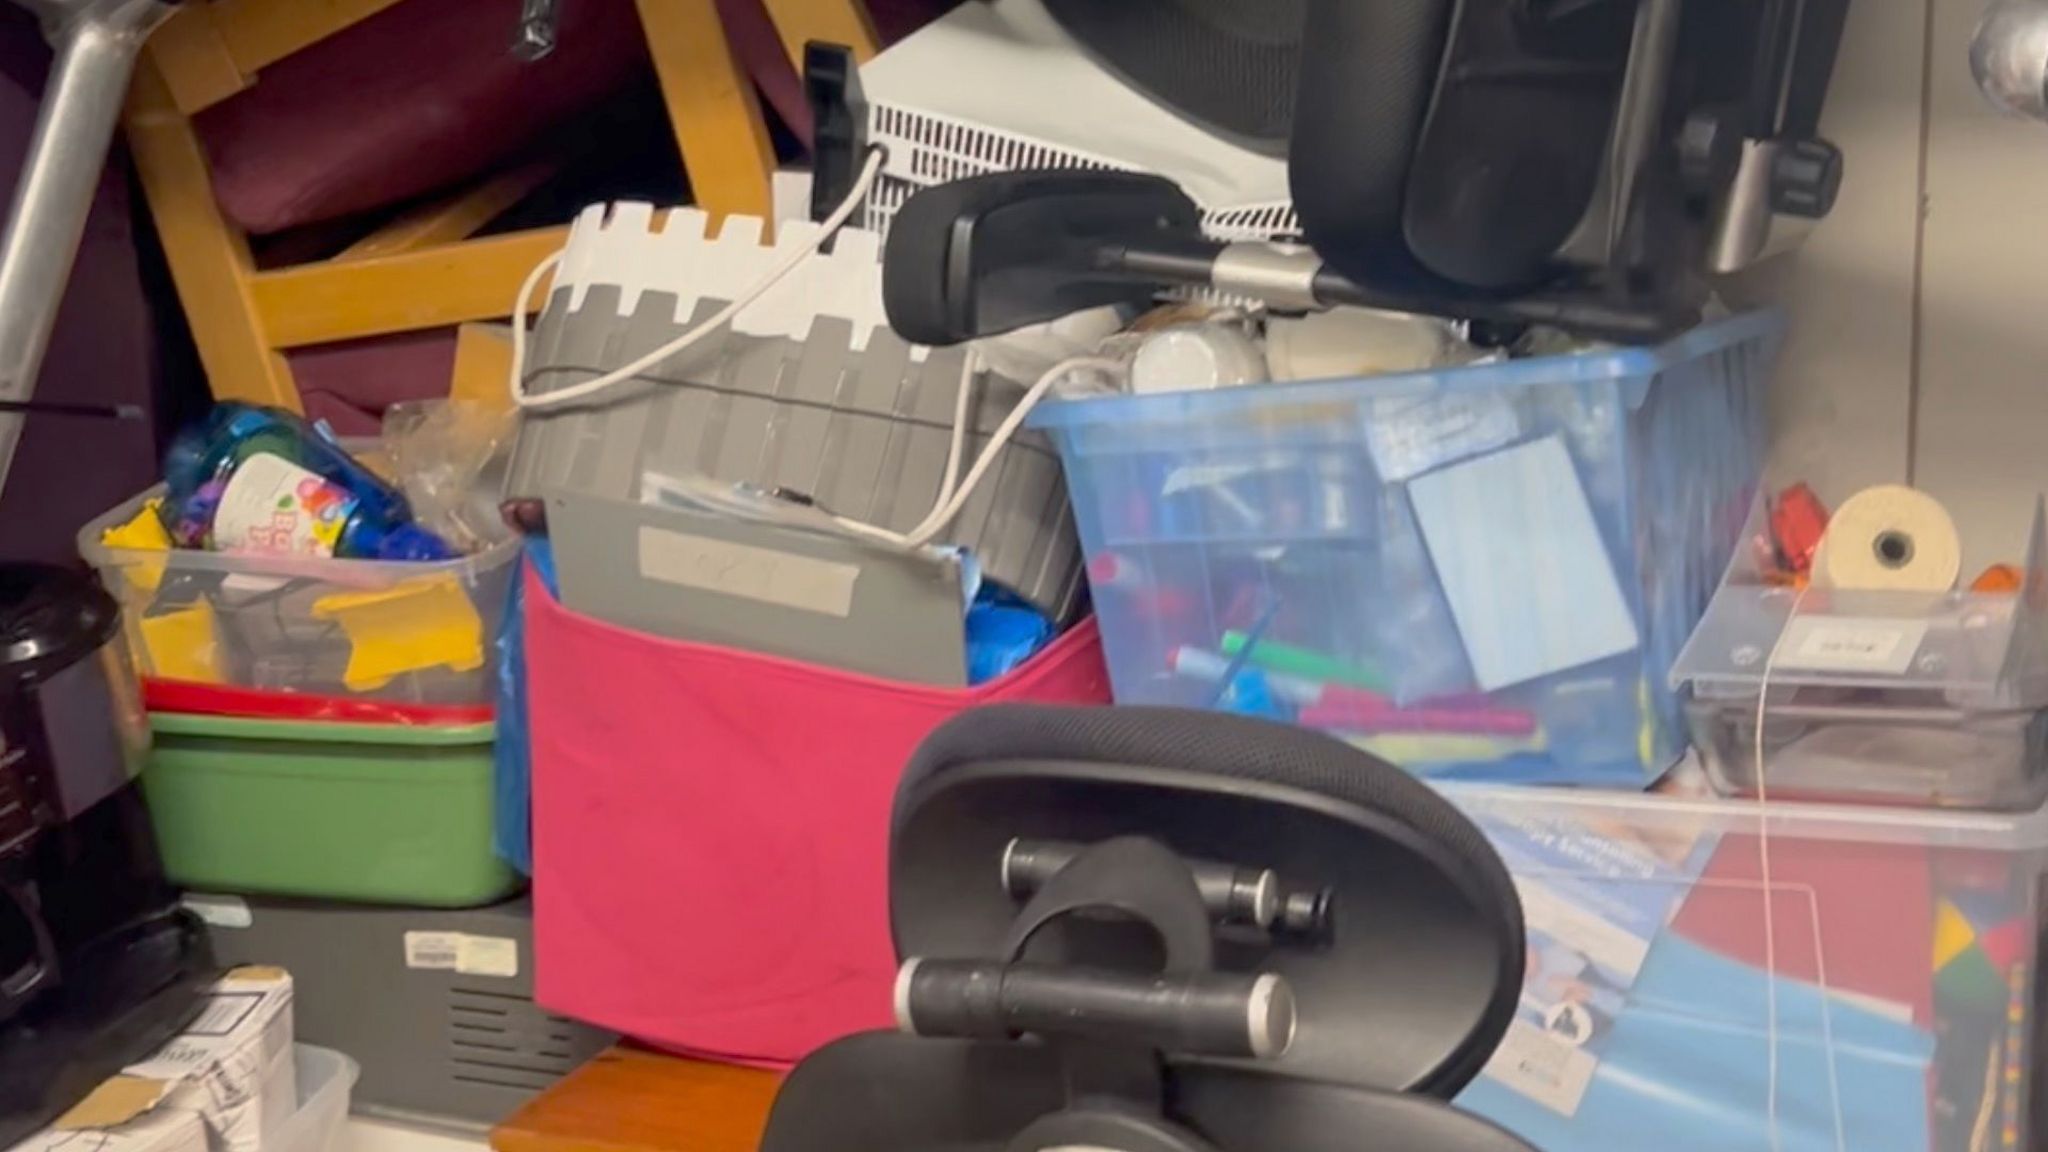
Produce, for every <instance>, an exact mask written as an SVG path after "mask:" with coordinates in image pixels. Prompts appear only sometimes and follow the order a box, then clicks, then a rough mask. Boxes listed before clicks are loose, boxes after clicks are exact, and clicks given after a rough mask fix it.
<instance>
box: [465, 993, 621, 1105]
mask: <svg viewBox="0 0 2048 1152" xmlns="http://www.w3.org/2000/svg"><path fill="white" fill-rule="evenodd" d="M579 1030H583V1031H585V1032H587V1029H582V1026H581V1025H579V1024H576V1023H574V1022H572V1021H569V1020H564V1019H563V1018H561V1017H559V1016H554V1015H551V1014H549V1013H547V1012H544V1011H542V1010H541V1009H540V1008H539V1007H538V1006H537V1005H535V1004H534V1002H533V999H532V998H531V997H530V996H526V995H523V994H520V993H516V992H504V991H500V990H498V989H494V988H473V987H461V986H458V987H455V988H451V989H449V993H448V1025H447V1036H448V1060H449V1064H450V1066H451V1069H450V1074H451V1076H452V1077H453V1078H454V1079H455V1080H456V1081H457V1082H458V1083H463V1084H476V1085H482V1086H485V1087H490V1088H509V1089H513V1090H516V1091H520V1092H538V1091H540V1090H541V1089H543V1088H546V1087H548V1086H549V1085H551V1084H553V1083H554V1082H555V1081H557V1080H559V1079H561V1078H562V1077H563V1076H565V1075H567V1074H568V1073H569V1072H570V1071H571V1070H573V1069H574V1068H575V1067H576V1065H578V1064H580V1063H581V1062H582V1061H583V1059H584V1057H585V1056H586V1055H588V1040H587V1039H586V1040H583V1041H581V1042H579V1040H578V1031H579Z"/></svg>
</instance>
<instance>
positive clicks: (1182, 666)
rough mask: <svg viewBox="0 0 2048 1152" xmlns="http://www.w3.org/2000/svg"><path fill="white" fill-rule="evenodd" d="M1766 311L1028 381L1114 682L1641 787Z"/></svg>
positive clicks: (1665, 751)
mask: <svg viewBox="0 0 2048 1152" xmlns="http://www.w3.org/2000/svg"><path fill="white" fill-rule="evenodd" d="M1781 331H1782V321H1781V319H1780V318H1779V317H1778V316H1777V315H1776V314H1773V313H1757V314H1751V315H1746V316H1740V317H1736V318H1734V319H1730V320H1726V321H1722V322H1719V323H1716V324H1712V325H1709V326H1706V327H1703V328H1700V329H1698V330H1696V331H1694V332H1692V333H1689V334H1687V335H1686V336H1684V337H1681V338H1679V339H1677V340H1675V341H1673V342H1671V343H1669V344H1667V345H1665V346H1663V347H1661V348H1654V349H1624V350H1616V351H1604V352H1594V353H1587V354H1583V355H1577V356H1570V357H1558V358H1544V359H1532V360H1523V361H1515V362H1510V363H1502V364H1494V365H1486V366H1477V367H1469V368H1461V369H1452V370H1445V371H1439V372H1425V373H1415V374H1408V375H1400V376H1387V377H1378V378H1373V379H1359V380H1333V381H1326V382H1314V383H1303V384H1273V385H1253V386H1248V387H1243V388H1232V389H1223V390H1217V391H1207V392H1188V393H1175V394H1166V395H1153V396H1118V397H1107V398H1092V399H1084V400H1071V401H1062V402H1056V403H1050V404H1046V405H1044V406H1042V407H1041V408H1040V409H1039V410H1038V412H1037V414H1036V415H1035V417H1034V422H1035V423H1036V424H1037V425H1039V426H1041V427H1043V428H1045V429H1047V430H1048V431H1049V432H1050V433H1051V434H1052V436H1053V438H1054V440H1055V442H1056V443H1057V444H1058V445H1059V449H1060V455H1061V459H1062V461H1063V462H1064V465H1065V467H1066V472H1067V485H1068V492H1069V495H1070V498H1071V500H1072V502H1073V506H1074V513H1075V519H1076V522H1077V524H1078V526H1079V528H1080V534H1081V542H1082V547H1083V549H1084V550H1085V552H1086V554H1087V561H1088V575H1089V583H1090V587H1091V589H1092V591H1093V593H1094V600H1095V609H1096V613H1097V615H1098V617H1099V619H1100V620H1101V623H1102V635H1103V648H1104V651H1105V653H1106V655H1107V657H1108V660H1109V667H1110V675H1111V678H1112V680H1113V682H1114V684H1115V689H1116V697H1117V700H1118V702H1120V703H1128V704H1174V705H1182V706H1192V707H1206V708H1221V709H1227V710H1233V711H1240V712H1248V713H1254V714H1260V715H1268V716H1278V717H1281V718H1285V719H1291V720H1295V721H1297V722H1300V723H1303V724H1308V725H1310V726H1313V727H1318V728H1322V729H1325V730H1328V731H1332V732H1335V733H1337V734H1339V735H1342V736H1344V737H1346V738H1348V739H1350V740H1351V741H1352V742H1354V743H1356V744H1358V745H1359V746H1361V747H1364V748H1366V749H1368V750H1370V751H1372V752H1375V753H1377V754H1379V755H1381V756H1383V757H1384V758H1386V759H1388V760H1391V761H1394V762H1395V763H1399V764H1402V765H1404V766H1407V767H1409V768H1411V769H1413V770H1417V771H1421V772H1426V773H1430V774H1433V775H1438V776H1442V777H1462V778H1476V779H1489V780H1491V779H1499V780H1517V781H1535V782H1545V783H1600V784H1609V785H1615V786H1623V787H1641V786H1642V785H1643V784H1645V783H1646V782H1647V781H1648V780H1650V779H1652V778H1653V777H1654V776H1656V775H1657V774H1659V773H1661V772H1662V771H1663V770H1664V769H1665V768H1667V767H1668V766H1669V765H1670V764H1671V763H1672V761H1673V760H1674V759H1675V758H1676V756H1677V755H1678V753H1679V751H1680V749H1681V748H1682V747H1683V743H1684V737H1683V731H1684V729H1683V727H1682V724H1681V721H1680V714H1679V707H1678V701H1677V699H1676V697H1675V696H1674V695H1673V693H1672V692H1671V690H1670V688H1669V685H1668V683H1667V679H1666V677H1667V674H1668V672H1669V670H1670V667H1671V662H1672V660H1673V658H1675V657H1676V656H1677V654H1678V650H1679V647H1680V646H1681V645H1682V644H1684V642H1685V639H1686V637H1687V635H1688V634H1689V633H1690V632H1691V630H1692V626H1693V624H1694V623H1695V622H1696V621H1697V620H1698V619H1699V614H1700V611H1701V610H1702V609H1703V608H1704V607H1705V606H1706V603H1707V599H1708V597H1709V595H1710V594H1711V593H1712V591H1713V589H1714V587H1715V584H1716V582H1717V581H1718V579H1719V578H1720V576H1721V573H1722V570H1723V568H1724V567H1725V566H1726V564H1727V562H1728V557H1729V554H1730V552H1731V550H1732V548H1733V546H1734V543H1735V540H1736V537H1737V534H1738V532H1739V531H1740V529H1741V527H1742V522H1743V518H1744V516H1745V515H1746V513H1747V512H1748V510H1749V506H1750V502H1751V500H1752V498H1753V497H1754V495H1755V490H1756V489H1755V483H1756V477H1757V474H1758V471H1759V467H1760V460H1761V452H1762V449H1763V436H1762V421H1763V411H1764V398H1765V397H1764V393H1765V385H1766V383H1767V380H1768V378H1769V375H1770V368H1771V364H1772V362H1773V360H1774V358H1775V356H1776V352H1777V348H1778V344H1779V339H1780V335H1781Z"/></svg>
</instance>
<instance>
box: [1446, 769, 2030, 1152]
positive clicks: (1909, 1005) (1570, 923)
mask: <svg viewBox="0 0 2048 1152" xmlns="http://www.w3.org/2000/svg"><path fill="white" fill-rule="evenodd" d="M1449 791H1450V794H1451V796H1452V798H1453V799H1454V800H1455V801H1456V802H1458V803H1459V804H1460V806H1461V807H1463V808H1464V809H1465V811H1466V812H1467V813H1468V814H1470V815H1471V816H1473V817H1474V818H1475V819H1476V820H1477V821H1478V822H1479V823H1480V825H1481V827H1482V828H1483V829H1484V830H1485V831H1486V832H1487V834H1488V836H1489V837H1490V838H1491V839H1492V841H1493V843H1494V844H1495V846H1496V847H1497V848H1498V849H1499V850H1500V852H1501V854H1502V856H1503V857H1504V858H1505V859H1506V860H1507V862H1508V865H1509V868H1510V870H1511V871H1512V872H1513V873H1514V876H1515V881H1516V887H1517V888H1518V890H1519V891H1520V893H1521V897H1522V904H1523V908H1524V911H1525V913H1526V917H1527V922H1528V934H1529V939H1528V952H1529V961H1528V977H1527V979H1526V981H1525V983H1524V989H1523V993H1522V996H1521V1000H1520V1011H1519V1014H1518V1017H1517V1019H1516V1021H1515V1022H1514V1023H1513V1025H1512V1026H1511V1028H1510V1031H1509V1034H1508V1037H1507V1039H1506V1041H1505V1042H1504V1043H1503V1044H1502V1045H1501V1047H1500V1049H1499V1051H1498V1052H1497V1054H1496V1055H1495V1056H1494V1058H1493V1060H1492V1061H1491V1063H1490V1064H1489V1065H1488V1067H1487V1070H1486V1072H1485V1073H1483V1074H1482V1075H1481V1077H1480V1078H1479V1079H1478V1080H1476V1081H1474V1082H1473V1084H1472V1085H1471V1086H1470V1087H1468V1088H1467V1089H1466V1090H1465V1091H1464V1093H1463V1094H1461V1096H1460V1097H1459V1100H1458V1104H1459V1106H1461V1107H1463V1108H1465V1109H1467V1110H1469V1111H1472V1112H1475V1113H1478V1114H1480V1115H1483V1116H1486V1117H1488V1118H1490V1119H1492V1120H1494V1121H1496V1122H1498V1123H1500V1124H1501V1125H1502V1126H1504V1127H1506V1128H1508V1129H1510V1130H1511V1131H1514V1132H1515V1133H1517V1134H1519V1135H1520V1136H1522V1137H1523V1138H1524V1139H1525V1140H1527V1141H1529V1142H1530V1143H1531V1144H1533V1145H1534V1146H1535V1147H1536V1148H1537V1149H1539V1150H1540V1152H1615V1150H1617V1149H1629V1148H1641V1147H1652V1148H1655V1149H1656V1150H1657V1152H1733V1150H1747V1149H1755V1150H1757V1152H1843V1150H1848V1152H1979V1150H1983V1149H2014V1150H2018V1149H2028V1148H2039V1147H2041V1144H2040V1143H2038V1142H2037V1141H2038V1137H2037V1136H2036V1135H2035V1132H2036V1128H2035V1126H2034V1124H2033V1117H2032V1115H2031V1109H2032V1106H2033V1096H2032V1094H2033V1093H2034V1092H2036V1091H2037V1090H2038V1089H2039V1083H2038V1077H2037V1076H2036V1074H2035V1070H2034V1065H2033V1060H2034V1056H2033V1053H2034V1052H2035V1051H2036V1050H2037V1049H2036V1045H2037V1044H2038V1043H2039V1037H2038V1031H2039V1027H2040V1020H2039V1018H2038V1017H2037V1014H2036V1005H2038V1004H2040V1003H2041V997H2042V994H2043V992H2044V986H2043V983H2042V980H2041V972H2040V968H2039V965H2038V961H2039V951H2040V946H2039V941H2040V933H2041V928H2042V905H2041V895H2042V886H2041V876H2042V871H2043V868H2044V866H2048V812H2034V813H2030V814H2027V815H2025V816H2004V815H1995V814H1979V813H1955V812H1940V811H1933V810H1906V809H1885V808H1876V807H1869V806H1864V807H1854V806H1837V807H1829V806H1817V805H1816V806H1806V805H1798V804H1791V803H1780V804H1773V805H1772V806H1771V808H1770V810H1769V818H1768V822H1766V820H1765V818H1764V810H1763V809H1761V808H1759V807H1758V806H1756V805H1754V804H1751V803H1748V802H1744V801H1733V800H1713V799H1673V798H1666V797H1661V796H1651V795H1623V794H1606V795H1598V794H1591V793H1583V792H1579V793H1574V792H1569V791H1563V790H1532V789H1472V788H1469V787H1464V786H1460V787H1453V788H1451V789H1450V790H1449ZM1766 829H1768V845H1766V842H1765V840H1766V837H1765V835H1764V833H1765V831H1766ZM1766 857H1768V860H1769V865H1768V869H1766V867H1765V859H1766ZM1766 875H1768V876H1769V879H1770V882H1769V884H1768V885H1766V884H1765V883H1764V877H1765V876H1766ZM1767 892H1768V894H1769V895H1768V898H1767V897H1766V893H1767ZM1767 909H1768V919H1766V914H1767ZM1773 1069H1775V1071H1776V1089H1775V1091H1773V1089H1772V1084H1771V1079H1772V1071H1773Z"/></svg>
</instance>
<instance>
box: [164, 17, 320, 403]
mask: <svg viewBox="0 0 2048 1152" xmlns="http://www.w3.org/2000/svg"><path fill="white" fill-rule="evenodd" d="M127 126H128V143H129V148H130V150H131V151H132V152H133V154H134V158H135V169H136V172H137V174H138V175H139V176H140V177H141V180H142V188H143V192H144V194H145V195H146V197H147V198H148V200H149V210H150V214H151V215H152V216H154V217H155V218H156V226H157V231H158V233H159V234H161V236H162V238H163V245H164V255H165V257H166V258H167V260H168V262H169V264H170V268H171V279H172V281H173V282H174V283H175V284H176V285H177V289H178V299H179V302H180V303H182V304H183V305H184V308H185V316H186V318H187V320H188V321H189V322H190V323H191V325H192V339H193V341H194V343H196V344H197V345H198V347H199V359H200V361H201V363H203V364H204V365H205V367H206V377H207V381H208V383H209V384H210V386H211V387H212V389H213V395H214V397H215V398H216V399H220V400H245V401H248V402H250V403H255V404H275V405H280V406H282V407H286V408H291V409H294V410H297V409H298V407H299V390H298V386H297V385H296V384H294V383H293V381H292V374H291V369H290V368H289V367H288V366H287V365H286V364H285V360H284V357H283V356H281V355H279V354H278V353H277V352H275V351H274V350H273V349H272V345H271V342H270V341H269V339H268V338H267V337H266V335H265V333H264V331H263V324H262V321H261V318H260V316H259V314H258V312H257V309H256V305H255V300H254V297H253V294H252V282H253V279H254V277H255V274H256V265H255V261H254V259H253V258H252V257H251V256H250V254H249V244H248V240H247V238H246V237H244V236H243V235H242V233H241V232H240V231H239V230H237V229H236V228H235V227H234V226H233V225H231V224H229V223H228V222H227V220H226V218H224V217H223V216H222V215H221V213H220V208H219V206H218V205H217V204H216V203H215V201H214V197H213V184H212V180H211V178H210V175H209V172H208V169H207V164H206V155H205V153H204V152H203V151H202V150H201V148H200V144H199V137H198V136H197V135H196V134H195V133H194V132H193V130H192V122H191V121H190V120H189V119H187V118H186V116H185V114H184V113H182V112H180V111H179V110H178V107H177V105H176V103H175V102H174V101H173V99H172V97H171V92H170V88H169V87H168V85H167V84H166V83H165V81H164V77H163V73H162V71H161V70H160V69H159V67H158V65H157V63H156V61H155V59H154V58H153V54H152V53H151V52H148V51H145V52H144V53H143V56H142V59H141V60H140V61H139V62H138V64H137V67H136V74H135V85H134V87H133V88H132V89H131V90H130V92H129V98H128V112H127Z"/></svg>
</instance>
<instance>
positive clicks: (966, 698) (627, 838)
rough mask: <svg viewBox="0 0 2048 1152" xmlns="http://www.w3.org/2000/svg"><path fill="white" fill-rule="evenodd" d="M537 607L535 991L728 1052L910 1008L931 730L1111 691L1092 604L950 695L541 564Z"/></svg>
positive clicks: (655, 1033)
mask: <svg viewBox="0 0 2048 1152" xmlns="http://www.w3.org/2000/svg"><path fill="white" fill-rule="evenodd" d="M525 602H526V628H527V633H526V644H527V669H528V673H527V675H528V681H527V686H528V691H529V693H530V702H529V711H530V717H531V724H532V742H533V809H534V812H533V850H534V886H533V898H534V918H535V921H534V932H535V939H534V954H535V979H536V989H537V999H538V1000H539V1001H540V1003H541V1004H543V1005H544V1006H546V1007H547V1008H548V1009H549V1010H550V1011H554V1012H560V1013H563V1014H565V1015H569V1016H574V1017H577V1018H579V1019H582V1020H587V1021H589V1022H591V1023H593V1024H597V1025H600V1026H602V1027H605V1028H610V1029H613V1030H615V1031H619V1032H623V1033H625V1034H627V1035H630V1036H633V1037H636V1038H638V1039H641V1040H644V1041H647V1042H649V1043H653V1044H657V1045H660V1046H663V1047H666V1048H671V1049H675V1050H678V1051H684V1052H689V1053H692V1054H697V1055H705V1056H711V1057H715V1058H719V1059H728V1060H736V1061H745V1062H749V1063H761V1064H771V1065H780V1064H787V1063H792V1062H794V1061H796V1060H798V1059H801V1058H802V1057H803V1056H804V1055H805V1054H807V1053H809V1052H810V1051H812V1050H813V1049H816V1048H817V1047H819V1046H820V1045H823V1044H825V1043H827V1042H829V1041H831V1040H834V1039H837V1038H839V1037H841V1036H845V1035H848V1034H850V1033H853V1032H858V1031H862V1030H864V1029H870V1028H886V1027H889V1026H890V1024H891V1019H892V1016H891V1009H890V1003H889V990H890V984H891V981H892V979H893V977H894V975H895V970H896V956H895V949H894V947H893V945H892V944H891V942H890V938H889V908H888V903H889V901H888V884H887V880H888V838H889V810H890V805H891V803H892V801H893V800H894V797H895V791H896V781H897V778H898V777H899V776H900V775H901V774H902V771H903V767H904V765H905V763H906V762H907V761H908V760H909V758H910V753H911V751H912V749H914V748H915V747H916V746H917V744H918V742H919V741H921V740H923V739H924V737H925V735H926V734H927V733H929V732H930V731H931V730H932V729H933V728H936V727H937V726H938V725H939V724H940V723H942V722H944V721H945V720H946V719H947V718H949V717H951V716H953V715H954V714H956V713H958V712H961V711H963V710H965V709H967V708H969V707H972V706H974V705H976V704H984V703H992V702H995V701H1002V700H1032V701H1041V702H1051V703H1106V702H1107V701H1108V700H1109V677H1108V674H1107V673H1106V672H1105V671H1104V669H1103V664H1102V650H1101V644H1100V641H1099V640H1098V638H1097V635H1096V630H1095V623H1094V621H1093V620H1089V621H1087V622H1085V623H1083V624H1082V625H1080V626H1079V627H1076V628H1074V629H1073V630H1071V631H1069V632H1068V633H1067V634H1066V635H1065V636H1063V637H1061V638H1060V639H1059V640H1058V641H1057V642H1055V643H1054V644H1053V645H1052V646H1051V647H1049V648H1047V649H1046V650H1045V651H1044V652H1042V653H1040V654H1039V655H1038V656H1037V657H1035V658H1034V659H1033V660H1032V661H1031V662H1030V663H1029V664H1026V665H1025V666H1024V667H1022V668H1020V669H1018V670H1017V671H1015V672H1013V673H1011V674H1010V675H1008V676H1006V677H1004V678H1002V679H1001V680H997V681H995V682H993V683H990V684H985V685H982V686H980V687H978V688H972V689H962V690H949V689H939V688H930V687H925V686H921V685H909V684H901V683H895V682H890V681H884V680H876V679H873V678H870V677H866V676H860V675H856V674H853V673H848V672H839V671H835V670H830V669H824V668H818V667H813V666H810V665H806V664H800V663H796V662H793V661H789V660H781V659H776V658H774V657H767V656H757V655H754V654H751V653H745V652H737V651H732V650H729V649H723V648H714V647H708V646H705V645H698V644H685V643H678V642H676V641H672V640H665V639H660V638H656V637H651V636H646V635H642V634H640V633H636V632H630V631H627V630H624V629H620V628H616V627H613V626H611V625H608V624H603V623H600V622H597V621H594V620H591V619H588V618H587V617H583V616H579V615H577V614H576V613H573V612H570V611H569V610H567V609H565V608H563V607H562V606H561V604H560V603H558V602H557V601H555V600H554V599H553V598H552V597H550V596H548V595H547V594H546V593H545V592H544V591H542V590H541V589H540V588H539V587H538V585H536V584H533V583H531V582H529V584H528V585H527V595H526V597H525Z"/></svg>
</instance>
